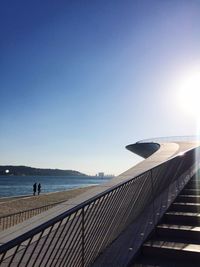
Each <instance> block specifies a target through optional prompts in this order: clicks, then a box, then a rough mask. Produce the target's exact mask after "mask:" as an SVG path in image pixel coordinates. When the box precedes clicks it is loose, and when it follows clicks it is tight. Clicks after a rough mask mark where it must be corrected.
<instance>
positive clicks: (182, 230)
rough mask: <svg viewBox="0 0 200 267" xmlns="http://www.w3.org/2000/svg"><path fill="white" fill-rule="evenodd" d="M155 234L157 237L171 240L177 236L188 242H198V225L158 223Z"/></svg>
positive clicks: (199, 234) (199, 239)
mask: <svg viewBox="0 0 200 267" xmlns="http://www.w3.org/2000/svg"><path fill="white" fill-rule="evenodd" d="M156 235H157V236H159V237H162V238H163V237H166V238H170V239H171V240H173V239H175V238H179V239H182V240H184V242H186V241H185V240H187V242H186V243H188V242H195V243H198V244H200V226H199V227H198V226H196V227H195V226H189V225H174V224H160V225H158V226H157V227H156Z"/></svg>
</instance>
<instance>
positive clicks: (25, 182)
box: [0, 176, 111, 197]
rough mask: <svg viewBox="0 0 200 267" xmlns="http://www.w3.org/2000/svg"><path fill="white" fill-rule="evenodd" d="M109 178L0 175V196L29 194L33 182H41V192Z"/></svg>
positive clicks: (105, 180)
mask: <svg viewBox="0 0 200 267" xmlns="http://www.w3.org/2000/svg"><path fill="white" fill-rule="evenodd" d="M110 179H111V178H109V177H104V178H101V177H97V176H0V197H8V196H19V195H31V194H32V193H33V184H34V183H35V182H36V183H41V185H42V191H41V193H48V192H55V191H64V190H69V189H73V188H78V187H85V186H90V185H98V184H102V183H105V182H107V181H108V180H110Z"/></svg>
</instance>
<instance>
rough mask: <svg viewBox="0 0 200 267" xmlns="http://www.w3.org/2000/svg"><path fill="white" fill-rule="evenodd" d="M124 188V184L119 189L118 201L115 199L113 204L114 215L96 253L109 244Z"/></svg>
mask: <svg viewBox="0 0 200 267" xmlns="http://www.w3.org/2000/svg"><path fill="white" fill-rule="evenodd" d="M125 190H126V185H125V186H124V187H123V188H122V191H121V194H120V196H119V201H115V206H117V210H115V212H114V216H112V218H111V222H110V223H109V227H108V230H107V232H106V234H105V235H104V239H103V241H102V242H101V245H100V246H99V249H98V252H97V253H98V254H99V252H100V251H101V250H102V248H105V247H107V245H108V244H109V241H110V239H111V237H112V233H113V224H115V223H116V218H117V215H118V211H119V209H120V207H121V205H122V200H123V199H124V191H125Z"/></svg>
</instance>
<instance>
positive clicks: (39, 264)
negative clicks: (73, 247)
mask: <svg viewBox="0 0 200 267" xmlns="http://www.w3.org/2000/svg"><path fill="white" fill-rule="evenodd" d="M69 218H70V217H68V220H67V222H68V221H69ZM62 222H63V220H61V221H60V223H59V225H58V227H57V229H56V230H55V233H54V236H53V237H52V239H51V241H50V243H49V245H48V247H47V248H46V251H48V250H49V248H50V246H51V244H52V242H53V240H54V238H55V236H56V235H57V232H58V230H59V229H60V225H61V224H62ZM53 227H54V225H53ZM63 231H64V227H63ZM63 231H61V233H60V236H61V234H62V233H63ZM60 236H59V237H60ZM47 239H48V237H47ZM56 245H57V244H55V246H56ZM55 246H54V248H52V251H53V250H54V249H55ZM45 256H46V255H45V253H44V255H43V257H42V259H41V260H40V262H39V263H38V266H41V263H42V262H43V260H44V258H45ZM47 263H48V261H47V262H46V265H47Z"/></svg>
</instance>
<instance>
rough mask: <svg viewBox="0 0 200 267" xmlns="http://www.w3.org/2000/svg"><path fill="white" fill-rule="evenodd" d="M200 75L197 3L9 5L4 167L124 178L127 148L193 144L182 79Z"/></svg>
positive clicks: (2, 89)
mask: <svg viewBox="0 0 200 267" xmlns="http://www.w3.org/2000/svg"><path fill="white" fill-rule="evenodd" d="M196 66H197V67H198V66H200V1H198V0H186V1H184V0H168V1H161V0H159V1H156V0H151V1H150V0H146V1H143V0H109V1H108V0H98V1H97V0H90V1H89V0H76V1H74V0H71V1H67V0H54V1H53V0H48V1H47V0H43V1H42V0H40V1H39V0H34V1H27V0H18V1H16V0H8V1H1V3H0V99H1V104H0V125H1V126H0V127H1V128H0V129H1V130H0V150H1V157H0V164H1V165H3V164H15V165H29V166H35V167H44V168H45V167H50V168H62V169H75V170H79V171H82V172H85V173H88V174H94V173H96V172H99V171H104V172H106V173H114V174H119V173H121V172H123V171H125V170H126V169H128V168H129V167H131V166H133V165H134V164H135V163H136V162H137V160H138V158H137V157H135V156H134V155H132V154H131V153H130V152H129V151H126V150H125V148H124V147H125V145H127V144H130V143H134V142H136V141H138V140H141V139H145V138H149V137H157V136H168V135H190V134H194V133H195V131H196V123H195V120H194V119H193V118H190V117H189V116H188V115H187V113H184V112H183V110H181V108H180V107H179V105H178V104H177V92H176V86H175V84H176V79H177V77H178V76H180V77H181V75H182V76H184V75H185V74H184V73H187V71H190V70H191V69H192V68H193V67H196Z"/></svg>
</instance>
